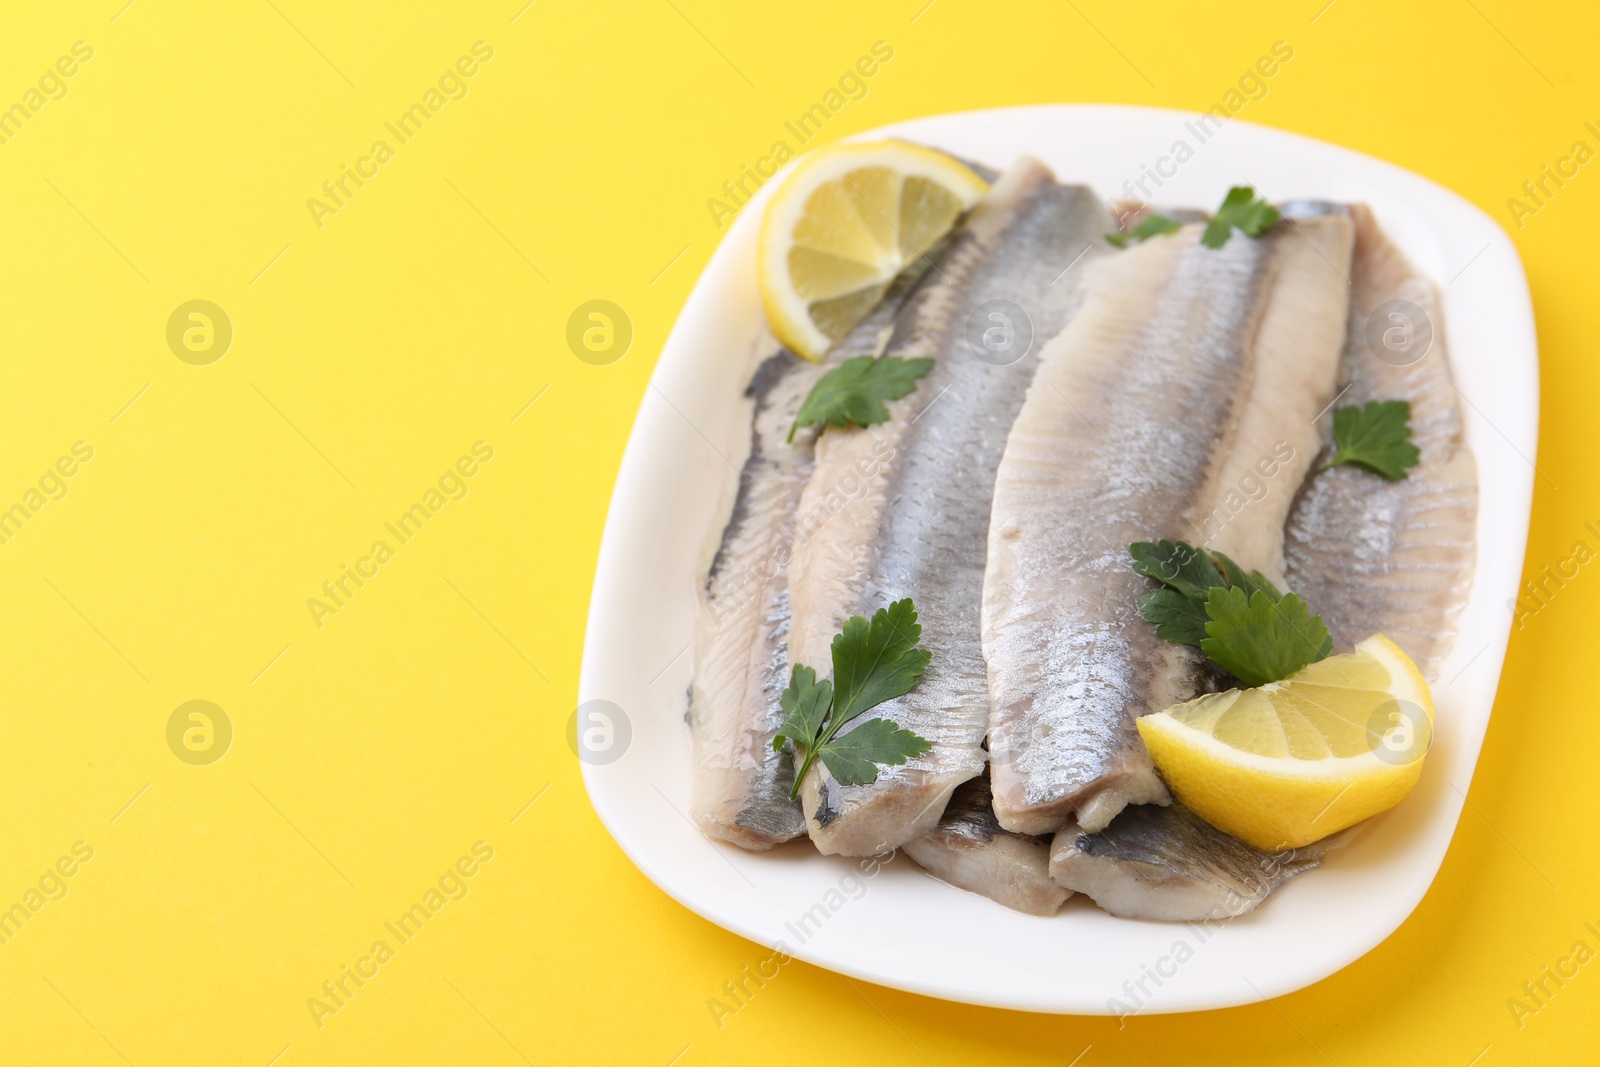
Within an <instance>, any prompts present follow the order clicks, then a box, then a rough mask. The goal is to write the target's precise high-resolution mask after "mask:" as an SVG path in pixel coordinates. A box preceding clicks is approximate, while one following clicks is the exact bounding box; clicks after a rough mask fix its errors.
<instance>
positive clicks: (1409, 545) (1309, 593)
mask: <svg viewBox="0 0 1600 1067" xmlns="http://www.w3.org/2000/svg"><path fill="white" fill-rule="evenodd" d="M1351 217H1352V218H1353V219H1354V220H1355V226H1356V254H1355V278H1354V287H1353V295H1352V297H1351V307H1350V328H1349V334H1348V337H1347V341H1346V349H1345V357H1344V366H1343V368H1342V374H1341V377H1342V381H1341V386H1342V387H1347V388H1345V391H1344V393H1343V395H1342V396H1341V397H1340V398H1339V406H1341V407H1343V406H1345V405H1349V404H1364V403H1366V402H1367V401H1369V400H1409V401H1410V402H1411V441H1412V443H1413V444H1415V445H1416V446H1417V448H1418V450H1419V451H1420V453H1421V455H1420V457H1419V458H1418V462H1417V465H1416V466H1415V467H1412V468H1411V469H1410V470H1409V471H1408V472H1407V477H1406V478H1404V479H1402V480H1400V481H1396V482H1389V481H1384V480H1383V479H1382V478H1379V477H1376V476H1374V475H1373V474H1371V473H1369V472H1367V471H1365V470H1360V469H1357V468H1355V467H1352V466H1347V465H1341V466H1338V467H1333V468H1331V469H1329V470H1326V471H1323V472H1321V473H1320V474H1316V475H1314V476H1313V477H1312V478H1311V481H1310V482H1309V483H1308V484H1307V485H1306V487H1305V490H1304V491H1303V492H1302V493H1301V495H1300V498H1299V499H1298V500H1297V501H1296V502H1295V507H1294V511H1293V512H1292V513H1291V515H1290V517H1289V523H1288V528H1287V531H1286V545H1285V551H1286V553H1287V555H1288V560H1289V573H1288V583H1289V586H1290V588H1292V589H1294V590H1295V591H1296V592H1298V593H1299V594H1300V595H1301V596H1302V597H1303V598H1304V599H1305V601H1306V603H1307V604H1309V605H1310V606H1311V610H1312V611H1314V612H1316V613H1318V614H1319V615H1321V616H1322V621H1323V622H1324V623H1325V624H1326V625H1327V627H1328V633H1329V634H1330V635H1332V637H1333V641H1334V648H1335V650H1336V651H1339V652H1346V651H1349V650H1350V648H1351V647H1352V646H1353V645H1354V644H1355V643H1356V642H1357V641H1361V640H1364V639H1366V638H1368V637H1370V636H1372V635H1373V634H1375V633H1381V634H1384V635H1386V636H1387V637H1388V638H1389V639H1390V640H1392V641H1393V642H1394V643H1395V644H1397V645H1399V646H1400V647H1401V648H1402V649H1404V650H1405V653H1406V655H1408V656H1410V657H1411V658H1412V659H1413V660H1415V661H1416V664H1417V666H1418V667H1419V668H1421V670H1422V672H1423V674H1424V675H1426V676H1427V677H1429V678H1432V677H1433V676H1434V674H1435V672H1436V671H1437V669H1438V665H1439V663H1440V661H1442V660H1443V659H1444V656H1445V653H1446V652H1448V651H1449V648H1450V645H1451V643H1452V642H1453V640H1454V638H1455V632H1454V629H1453V626H1452V624H1453V621H1454V619H1455V617H1456V615H1457V614H1458V613H1459V612H1460V610H1461V608H1462V607H1463V606H1464V605H1465V604H1466V601H1467V592H1468V590H1469V588H1470V587H1471V584H1472V566H1473V562H1474V559H1475V557H1476V551H1477V550H1476V541H1475V527H1476V523H1477V515H1478V467H1477V462H1476V460H1475V459H1474V458H1473V455H1472V451H1471V449H1469V448H1468V447H1467V444H1466V442H1465V440H1464V439H1463V437H1462V428H1461V409H1460V406H1459V404H1458V403H1457V399H1456V389H1455V386H1454V385H1452V384H1451V381H1450V359H1449V354H1448V352H1447V350H1446V347H1445V336H1444V335H1445V330H1444V316H1443V311H1442V308H1441V306H1440V301H1439V296H1438V293H1437V292H1436V291H1435V290H1434V287H1433V284H1432V283H1431V282H1430V281H1429V280H1428V279H1427V278H1425V277H1424V276H1422V275H1421V274H1419V273H1418V272H1417V271H1416V270H1415V268H1413V267H1412V266H1411V264H1410V263H1409V262H1407V260H1406V258H1405V256H1404V255H1403V254H1402V253H1401V252H1400V251H1399V250H1398V249H1397V248H1395V247H1394V245H1392V244H1391V243H1390V242H1389V240H1388V238H1387V237H1385V236H1384V234H1383V231H1381V230H1380V229H1379V228H1378V225H1377V222H1376V221H1375V220H1374V219H1373V217H1372V213H1371V211H1369V210H1368V209H1367V208H1366V207H1365V206H1363V205H1359V204H1358V205H1355V206H1353V207H1352V208H1351ZM1391 301H1405V302H1406V303H1408V304H1409V305H1411V308H1418V309H1420V310H1421V312H1422V314H1423V315H1424V316H1426V318H1425V320H1424V321H1423V322H1409V321H1408V320H1409V319H1410V318H1414V317H1415V312H1413V311H1412V310H1411V308H1407V307H1403V306H1402V307H1398V308H1397V307H1396V305H1394V304H1391ZM1386 306H1387V308H1386ZM1380 309H1384V310H1387V311H1388V312H1389V313H1387V314H1376V315H1375V313H1377V312H1379V311H1380ZM1392 315H1398V316H1399V318H1393V317H1391V316H1392ZM1374 319H1376V326H1375V327H1374V328H1369V324H1370V323H1372V322H1373V320H1374ZM1419 328H1426V329H1427V330H1428V332H1429V333H1431V335H1432V337H1431V342H1432V343H1431V345H1429V346H1428V347H1427V350H1426V352H1425V353H1424V354H1422V355H1421V357H1420V358H1417V352H1418V350H1420V349H1421V348H1422V347H1423V344H1422V343H1421V341H1420V338H1419V336H1418V333H1417V332H1416V331H1417V330H1418V329H1419ZM1407 330H1410V331H1411V333H1410V334H1409V337H1408V336H1407V334H1406V333H1405V332H1404V331H1407ZM1386 331H1396V333H1395V334H1394V340H1393V343H1395V344H1397V345H1398V348H1390V347H1387V346H1385V344H1384V343H1383V337H1384V334H1385V332H1386ZM1407 340H1409V341H1410V342H1411V344H1410V345H1407V344H1406V341H1407ZM1374 342H1376V347H1374ZM1330 422H1331V420H1330Z"/></svg>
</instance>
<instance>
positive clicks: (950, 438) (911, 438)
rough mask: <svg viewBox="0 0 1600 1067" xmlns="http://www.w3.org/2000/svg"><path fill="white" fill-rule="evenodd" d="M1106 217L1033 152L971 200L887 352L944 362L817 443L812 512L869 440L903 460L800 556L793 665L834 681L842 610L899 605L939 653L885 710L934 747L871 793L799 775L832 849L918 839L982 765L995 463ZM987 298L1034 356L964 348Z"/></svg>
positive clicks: (879, 713) (857, 849)
mask: <svg viewBox="0 0 1600 1067" xmlns="http://www.w3.org/2000/svg"><path fill="white" fill-rule="evenodd" d="M1110 226H1111V220H1110V216H1109V213H1108V212H1107V211H1106V209H1105V208H1104V207H1103V206H1102V205H1101V204H1100V203H1099V201H1097V200H1096V199H1095V197H1094V195H1093V193H1092V192H1091V191H1090V190H1088V189H1086V188H1082V187H1068V186H1061V185H1058V184H1056V183H1055V180H1054V177H1053V175H1051V174H1050V172H1049V171H1048V169H1046V168H1045V167H1044V166H1043V165H1042V164H1040V163H1038V162H1036V161H1032V160H1023V161H1020V162H1019V163H1018V164H1017V165H1016V166H1014V167H1013V168H1012V169H1011V170H1010V171H1008V172H1007V173H1006V174H1005V175H1004V176H1002V177H1001V179H1000V180H999V181H998V182H997V183H996V184H995V185H994V187H993V188H992V190H991V191H990V193H989V195H988V197H987V198H986V199H985V200H984V201H983V202H981V203H980V204H979V205H978V207H977V208H975V209H974V210H973V212H972V215H971V216H970V219H969V221H968V223H967V225H966V226H965V228H964V230H963V232H962V233H961V234H960V235H959V236H958V237H957V238H956V240H955V242H954V244H953V245H952V247H951V249H950V252H949V254H948V255H947V256H946V257H945V258H944V259H943V260H942V261H941V263H940V269H939V270H938V271H937V272H930V273H929V274H928V275H927V276H926V277H925V278H924V281H923V284H922V286H921V287H920V289H919V291H918V292H917V293H916V295H915V296H914V297H913V298H912V300H911V302H910V303H909V304H908V305H907V307H906V309H905V310H904V312H903V313H902V314H901V315H900V317H899V320H898V321H897V323H896V327H895V331H894V336H893V337H892V338H891V340H890V343H889V346H888V351H889V352H890V353H892V354H894V355H897V356H904V357H908V358H916V357H922V356H927V357H932V358H933V359H934V365H933V367H932V369H931V370H930V371H929V373H928V374H927V375H926V376H925V377H924V378H923V379H922V380H921V381H920V382H919V383H918V387H917V390H916V391H915V392H914V393H912V394H911V395H910V396H908V397H906V398H905V399H903V400H899V401H894V402H891V404H890V405H889V410H890V418H889V420H888V421H887V422H885V423H882V424H879V425H876V426H872V427H867V428H860V429H857V428H838V427H834V428H830V429H829V430H828V431H827V432H826V433H825V434H823V435H822V437H821V440H820V442H819V444H818V447H817V467H816V472H815V474H814V475H813V478H812V481H811V484H810V485H809V486H807V488H806V492H805V496H804V498H803V500H802V503H801V512H802V514H803V515H804V514H807V513H809V511H810V510H811V509H812V508H813V507H815V506H816V504H817V502H818V501H819V499H820V498H821V497H822V496H823V495H824V494H826V493H827V492H828V490H829V487H830V486H832V485H834V484H835V483H837V482H838V481H839V480H840V479H841V478H842V477H844V476H846V475H848V474H849V473H850V472H851V471H853V470H856V469H858V464H859V463H860V462H861V461H862V460H863V458H864V457H866V456H867V455H869V454H870V452H871V450H872V449H883V448H888V449H890V450H891V451H892V454H893V461H892V462H891V463H889V464H888V465H887V467H886V468H885V469H883V470H881V471H880V472H879V474H878V476H877V477H875V478H874V479H873V481H872V482H871V485H870V489H869V492H868V494H867V495H866V497H865V498H864V499H863V500H862V501H861V502H860V504H859V505H857V506H856V507H854V508H852V510H851V511H850V512H849V514H848V517H847V518H840V519H835V520H834V521H833V522H832V523H830V524H829V525H828V527H827V528H826V531H825V532H824V533H823V534H821V535H819V536H816V537H814V538H812V539H810V540H809V541H808V542H807V543H806V544H805V545H803V546H800V547H799V548H797V550H796V552H795V556H794V561H793V564H792V565H791V569H790V571H791V573H790V578H791V606H792V610H793V625H792V629H791V631H790V653H791V662H793V663H804V664H807V665H810V666H813V667H816V668H818V669H819V670H820V671H822V672H824V673H825V672H826V671H827V669H828V665H829V664H830V662H831V654H830V646H831V642H832V639H833V636H834V635H835V634H837V633H838V632H839V630H840V628H841V626H842V625H843V623H844V621H845V620H846V619H847V618H849V617H850V616H852V615H867V616H869V617H870V616H871V615H872V614H873V612H875V611H876V610H877V609H879V608H882V607H885V606H887V605H888V604H889V603H890V602H892V601H894V600H897V599H900V598H902V597H912V598H913V599H914V600H915V602H916V606H917V610H918V613H919V615H920V621H921V624H922V646H923V647H924V648H927V649H929V650H930V651H931V652H932V654H933V659H932V664H931V666H930V667H929V668H928V670H927V671H926V672H925V673H924V674H923V675H922V677H921V679H920V681H919V682H918V684H917V686H916V687H915V688H914V689H913V690H912V691H911V692H910V693H909V694H907V695H906V696H904V697H901V698H898V699H896V700H893V701H890V702H888V703H886V704H884V705H881V706H879V707H878V708H875V709H874V710H873V712H872V717H882V718H886V719H889V720H891V721H893V722H895V723H896V724H897V725H899V726H901V727H904V728H906V729H910V730H913V731H915V732H916V733H918V734H920V735H921V736H923V737H925V738H927V739H928V740H929V741H930V742H932V747H931V748H930V749H929V750H928V752H926V753H925V754H924V755H922V756H918V757H915V758H913V759H912V760H910V761H909V762H908V763H906V764H904V765H902V766H892V767H885V768H882V769H881V770H880V772H879V775H878V779H877V781H876V782H874V783H872V784H870V785H864V786H842V785H840V784H839V783H838V782H836V781H834V780H833V778H832V777H831V775H828V774H827V771H826V768H825V767H823V766H822V764H821V763H820V762H819V763H818V764H817V765H815V767H814V769H813V771H812V773H811V774H809V775H808V776H807V779H806V781H805V782H803V783H802V787H801V788H802V800H803V802H804V810H805V811H806V812H807V813H809V815H810V819H809V831H810V836H811V839H812V841H813V843H814V844H816V846H817V847H818V849H819V850H821V851H822V852H823V853H826V854H841V855H847V856H866V855H875V854H879V853H883V852H888V851H890V850H893V849H895V848H898V847H900V846H901V845H903V844H905V843H906V842H907V841H910V840H912V839H914V838H917V837H920V836H921V835H922V834H924V833H926V832H927V831H928V830H929V829H931V828H932V826H933V825H934V824H935V823H936V822H937V821H938V819H939V815H940V813H941V812H942V811H943V810H944V807H945V804H946V802H947V801H948V799H949V797H950V793H951V791H952V790H954V789H955V787H956V786H958V785H959V784H961V783H962V782H964V781H966V780H967V779H969V778H972V777H973V776H975V775H976V774H978V773H979V771H980V770H981V769H982V767H983V759H984V755H983V751H982V748H981V747H980V746H981V743H982V741H983V736H984V732H985V729H986V724H987V717H988V693H987V688H986V685H985V672H984V667H983V661H982V658H981V654H980V649H979V640H978V619H979V603H980V599H981V589H982V581H983V565H984V543H985V537H986V531H987V527H988V521H989V493H990V488H991V486H992V484H993V475H994V470H995V466H996V464H997V463H998V462H999V457H1000V452H1001V450H1002V448H1003V447H1004V444H1005V438H1006V432H1007V430H1008V429H1009V428H1010V424H1011V419H1012V418H1013V417H1014V415H1015V413H1016V411H1017V409H1018V407H1020V405H1021V402H1022V396H1023V393H1024V392H1025V390H1026V388H1027V383H1028V380H1029V378H1031V376H1032V373H1033V370H1034V368H1035V365H1036V359H1037V352H1038V349H1039V347H1040V344H1041V342H1042V341H1043V340H1044V339H1045V338H1047V337H1049V336H1050V335H1051V334H1053V333H1054V332H1055V331H1056V330H1058V329H1059V328H1060V327H1061V325H1062V324H1063V323H1064V322H1065V321H1066V319H1067V318H1068V317H1069V316H1070V314H1071V313H1072V311H1073V310H1074V309H1075V307H1076V305H1077V304H1078V302H1079V300H1080V297H1081V293H1080V278H1081V277H1082V271H1083V268H1084V266H1085V264H1084V263H1079V264H1078V265H1077V267H1076V269H1072V264H1073V263H1074V260H1075V259H1077V258H1078V257H1080V256H1081V257H1082V258H1083V259H1084V260H1089V259H1092V258H1094V257H1096V256H1098V255H1101V254H1103V253H1104V252H1105V250H1106V246H1105V243H1104V241H1103V239H1102V235H1103V234H1104V233H1105V232H1106V230H1108V229H1109V228H1110ZM1053 282H1056V283H1057V284H1054V285H1053V284H1052V283H1053ZM991 299H1006V300H1010V301H1012V302H1014V303H1016V304H1017V305H1019V306H1021V307H1022V308H1024V309H1025V312H1026V314H1027V315H1028V317H1029V319H1030V321H1031V324H1032V331H1033V337H1034V339H1035V340H1034V341H1033V343H1032V346H1031V348H1030V349H1029V351H1028V352H1027V353H1026V354H1025V355H1024V356H1023V357H1022V358H1021V359H1019V360H1017V361H1016V362H1014V363H1013V364H1012V365H1009V366H994V365H991V364H990V363H988V362H985V361H984V360H981V359H979V358H978V357H977V356H976V355H975V354H974V353H973V352H972V351H971V350H970V349H969V348H968V345H967V325H968V319H969V316H970V315H971V314H972V313H974V312H975V310H976V309H977V307H978V306H979V305H980V304H982V303H984V302H986V301H988V300H991Z"/></svg>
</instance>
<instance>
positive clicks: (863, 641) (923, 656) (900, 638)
mask: <svg viewBox="0 0 1600 1067" xmlns="http://www.w3.org/2000/svg"><path fill="white" fill-rule="evenodd" d="M921 636H922V626H921V625H920V624H918V622H917V609H916V607H915V606H913V605H912V603H911V601H910V600H909V599H906V600H897V601H895V602H894V603H893V604H890V605H889V606H888V607H887V608H879V609H878V613H877V614H876V615H874V616H873V617H872V622H871V623H868V622H867V620H866V618H865V617H863V616H861V615H855V616H852V617H851V618H850V619H848V620H847V621H846V622H845V624H844V632H843V633H841V634H839V635H838V636H837V637H835V638H834V639H833V684H834V687H835V692H834V698H833V717H834V718H835V719H836V720H837V721H838V722H839V723H841V724H843V723H847V722H849V721H850V720H851V719H853V718H855V717H856V716H857V715H860V714H861V713H862V712H863V711H866V710H867V709H868V708H875V707H877V706H878V705H879V704H882V703H883V702H884V701H885V700H893V699H894V698H895V697H897V696H902V695H904V694H906V693H909V692H910V691H911V687H912V686H913V685H916V684H917V678H918V677H919V676H920V675H921V674H922V671H923V669H924V668H925V667H927V665H928V661H929V660H931V659H932V658H933V653H931V652H929V651H928V650H927V649H922V648H918V647H917V640H918V638H920V637H921Z"/></svg>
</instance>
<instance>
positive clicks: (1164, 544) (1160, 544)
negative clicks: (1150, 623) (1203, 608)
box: [1128, 541, 1227, 600]
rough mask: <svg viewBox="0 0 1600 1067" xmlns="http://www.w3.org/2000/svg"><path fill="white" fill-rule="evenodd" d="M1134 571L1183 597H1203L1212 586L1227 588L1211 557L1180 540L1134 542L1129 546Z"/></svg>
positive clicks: (1202, 598)
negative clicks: (1224, 586)
mask: <svg viewBox="0 0 1600 1067" xmlns="http://www.w3.org/2000/svg"><path fill="white" fill-rule="evenodd" d="M1128 554H1129V555H1131V556H1132V557H1133V569H1134V570H1135V571H1136V572H1137V573H1139V574H1142V575H1144V576H1145V577H1146V578H1154V579H1155V580H1156V581H1158V582H1160V583H1161V584H1162V585H1165V586H1170V587H1171V588H1172V589H1173V590H1175V591H1177V592H1178V593H1181V594H1182V595H1184V596H1185V597H1199V598H1200V599H1201V600H1204V599H1205V598H1206V592H1207V590H1209V589H1210V588H1211V587H1212V586H1214V585H1226V584H1227V582H1226V580H1225V579H1224V578H1223V577H1222V572H1221V571H1219V570H1218V569H1217V565H1216V563H1215V562H1213V560H1212V558H1211V554H1210V553H1208V552H1205V551H1202V550H1201V549H1198V548H1195V547H1194V546H1193V545H1188V544H1185V543H1183V542H1182V541H1157V542H1155V543H1154V544H1151V543H1150V542H1149V541H1137V542H1135V543H1134V544H1131V545H1129V546H1128Z"/></svg>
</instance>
